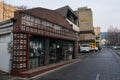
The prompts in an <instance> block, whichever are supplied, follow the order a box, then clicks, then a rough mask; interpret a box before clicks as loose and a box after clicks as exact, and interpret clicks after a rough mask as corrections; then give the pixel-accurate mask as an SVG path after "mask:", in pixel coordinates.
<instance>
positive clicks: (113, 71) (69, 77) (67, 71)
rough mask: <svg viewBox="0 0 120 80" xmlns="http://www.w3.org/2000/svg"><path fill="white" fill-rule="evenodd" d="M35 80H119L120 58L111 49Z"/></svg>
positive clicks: (105, 49)
mask: <svg viewBox="0 0 120 80" xmlns="http://www.w3.org/2000/svg"><path fill="white" fill-rule="evenodd" d="M36 80H120V57H119V56H118V55H116V54H115V53H114V52H113V51H112V50H111V49H108V48H104V49H103V50H102V51H101V52H98V53H96V54H92V55H91V56H89V57H87V58H85V59H83V60H82V61H79V62H77V63H75V64H72V65H70V66H67V67H64V68H62V69H60V70H57V71H54V72H51V73H48V74H46V75H43V76H41V77H40V78H38V79H36Z"/></svg>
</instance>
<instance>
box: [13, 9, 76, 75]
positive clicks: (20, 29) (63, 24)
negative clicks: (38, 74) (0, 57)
mask: <svg viewBox="0 0 120 80" xmlns="http://www.w3.org/2000/svg"><path fill="white" fill-rule="evenodd" d="M14 21H15V22H14V27H13V55H12V69H11V73H12V74H13V75H21V73H22V72H24V71H28V70H31V69H36V68H39V67H42V66H47V65H49V64H53V63H59V62H64V61H67V60H71V59H74V58H76V41H77V37H76V33H75V31H74V30H73V29H72V27H71V26H70V24H69V23H68V22H67V21H66V20H65V19H64V17H62V16H61V15H60V14H58V13H57V12H56V11H53V10H49V9H44V8H33V9H28V10H21V11H16V12H15V16H14Z"/></svg>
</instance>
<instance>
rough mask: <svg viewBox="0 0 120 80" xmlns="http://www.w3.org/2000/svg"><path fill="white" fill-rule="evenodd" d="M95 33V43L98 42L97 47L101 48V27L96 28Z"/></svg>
mask: <svg viewBox="0 0 120 80" xmlns="http://www.w3.org/2000/svg"><path fill="white" fill-rule="evenodd" d="M94 32H95V42H96V46H97V47H98V46H100V42H101V34H100V33H101V31H100V27H94Z"/></svg>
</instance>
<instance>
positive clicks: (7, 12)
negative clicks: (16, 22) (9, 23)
mask: <svg viewBox="0 0 120 80" xmlns="http://www.w3.org/2000/svg"><path fill="white" fill-rule="evenodd" d="M16 10H20V8H17V7H14V6H11V5H8V4H6V3H4V2H0V22H1V21H5V20H8V19H10V18H13V16H14V11H16Z"/></svg>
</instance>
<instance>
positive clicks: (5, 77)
mask: <svg viewBox="0 0 120 80" xmlns="http://www.w3.org/2000/svg"><path fill="white" fill-rule="evenodd" d="M0 80H14V77H13V76H11V75H10V74H9V73H5V72H3V71H0Z"/></svg>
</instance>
